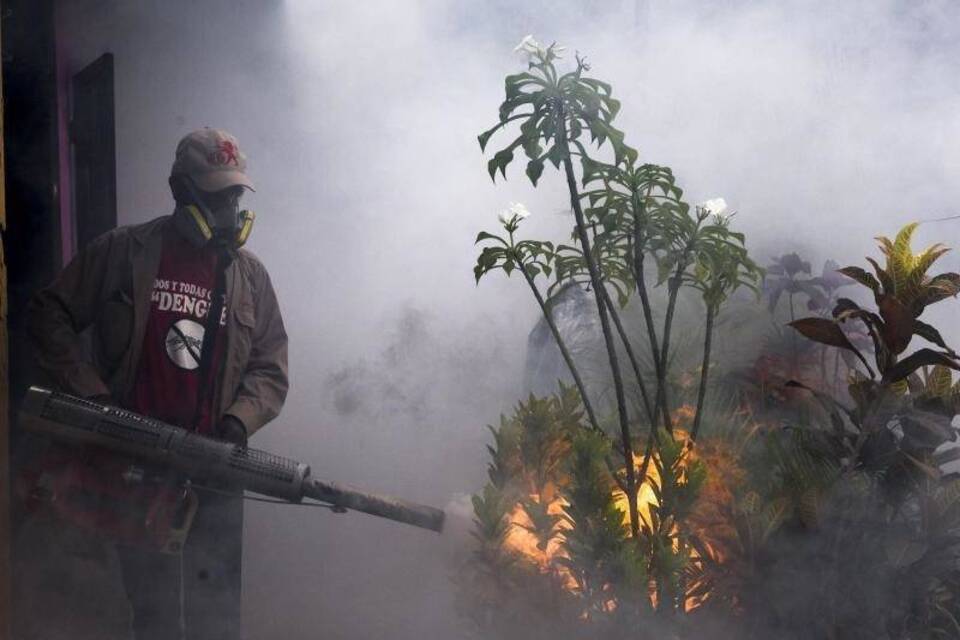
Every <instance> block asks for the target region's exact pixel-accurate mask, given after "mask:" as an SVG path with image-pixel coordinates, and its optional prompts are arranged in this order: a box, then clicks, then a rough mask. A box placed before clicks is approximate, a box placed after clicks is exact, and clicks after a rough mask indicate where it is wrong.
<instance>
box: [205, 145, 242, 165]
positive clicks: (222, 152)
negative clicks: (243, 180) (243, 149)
mask: <svg viewBox="0 0 960 640" xmlns="http://www.w3.org/2000/svg"><path fill="white" fill-rule="evenodd" d="M238 153H240V150H239V149H238V148H237V145H235V144H233V143H232V142H230V141H229V140H221V141H220V142H218V143H217V150H216V151H214V152H213V153H211V154H208V155H207V162H209V163H210V164H214V165H217V166H218V167H219V166H223V165H225V164H229V163H231V162H232V163H233V164H234V166H237V167H239V166H240V159H239V158H238V157H237V154H238Z"/></svg>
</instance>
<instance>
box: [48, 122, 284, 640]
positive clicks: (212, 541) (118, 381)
mask: <svg viewBox="0 0 960 640" xmlns="http://www.w3.org/2000/svg"><path fill="white" fill-rule="evenodd" d="M169 182H170V187H171V191H172V193H173V197H174V200H175V201H176V209H175V211H174V213H173V215H170V216H164V217H161V218H157V219H155V220H152V221H151V222H147V223H145V224H139V225H134V226H128V227H120V228H118V229H114V230H113V231H110V232H108V233H106V234H104V235H103V236H101V237H99V238H97V239H96V240H94V241H93V242H92V243H91V244H90V246H89V247H87V248H85V249H84V250H83V251H82V252H81V253H80V254H79V255H78V256H77V257H76V258H75V259H74V260H73V261H72V262H71V263H70V264H69V265H68V266H67V267H66V268H65V269H64V270H63V272H62V273H61V274H60V275H59V277H58V278H57V279H56V280H55V281H54V282H53V283H52V284H51V285H50V286H49V287H47V288H46V289H44V290H42V291H40V292H39V293H38V294H37V295H36V296H35V298H34V300H33V301H32V302H31V306H30V334H31V339H32V340H33V342H34V345H35V347H36V353H37V361H38V363H39V366H40V367H41V369H42V370H43V371H44V372H45V373H46V374H48V375H49V376H50V377H51V379H52V383H53V384H54V385H56V386H57V387H58V388H60V389H62V390H64V391H67V392H69V393H73V394H76V395H80V396H84V397H90V398H96V399H98V400H102V401H106V402H110V403H113V404H118V405H121V406H124V407H127V408H129V409H131V410H133V411H137V412H139V413H143V414H146V415H149V416H152V417H155V418H158V419H161V420H163V421H166V422H169V423H171V424H175V425H178V426H181V427H184V428H187V429H195V430H197V431H199V432H201V433H204V434H206V435H210V436H213V437H217V438H221V439H225V440H229V441H232V442H235V443H238V444H241V445H245V444H246V442H247V438H248V437H249V436H250V435H251V434H252V433H254V432H255V431H256V430H257V429H259V428H260V427H262V426H263V425H264V424H266V423H267V422H269V421H270V420H271V419H273V418H274V417H276V415H277V414H278V413H279V411H280V408H281V406H282V405H283V401H284V399H285V397H286V392H287V336H286V333H285V331H284V327H283V321H282V319H281V317H280V311H279V308H278V305H277V300H276V297H275V295H274V291H273V287H272V285H271V283H270V278H269V276H268V275H267V272H266V270H265V269H264V267H263V265H262V264H261V263H260V262H259V260H257V259H256V258H255V257H254V256H253V255H252V254H250V253H249V252H247V251H245V250H242V249H240V245H242V244H243V242H244V241H245V240H246V236H247V235H248V234H249V232H250V226H251V225H252V221H253V220H252V214H251V213H249V212H246V211H243V212H241V211H240V208H239V201H240V198H241V196H242V195H243V193H244V191H245V190H246V189H250V190H253V185H252V183H251V182H250V180H249V179H248V177H247V175H246V157H245V156H244V154H243V153H242V152H241V151H240V148H239V144H238V142H237V140H236V138H234V137H233V136H232V135H230V134H229V133H226V132H225V131H221V130H217V129H210V128H207V129H201V130H198V131H194V132H192V133H190V134H189V135H187V136H186V137H184V138H183V140H181V141H180V143H179V145H178V146H177V151H176V159H175V160H174V163H173V168H172V170H171V175H170V180H169ZM88 328H90V329H91V330H92V341H93V349H92V351H93V354H92V358H90V359H87V358H85V357H84V355H83V354H84V352H85V348H84V344H83V341H82V337H81V334H82V333H83V332H84V331H85V330H86V329H88ZM226 493H227V494H229V492H226ZM199 498H200V507H199V509H198V511H197V515H196V517H195V519H194V524H193V527H192V529H191V531H190V534H189V536H188V538H187V543H186V545H185V547H184V549H183V552H182V554H181V555H180V556H170V555H164V554H160V553H159V552H154V551H149V550H144V549H141V548H137V547H135V546H123V545H117V552H118V554H119V558H120V565H121V566H122V571H123V580H124V586H125V588H126V592H127V595H128V598H129V600H130V605H131V609H132V613H133V627H134V631H135V634H136V637H137V638H138V640H144V639H154V638H156V639H161V638H164V639H165V638H180V637H181V636H182V635H183V629H181V627H184V628H185V632H186V637H187V638H189V639H190V640H194V639H203V640H206V639H208V638H230V639H236V638H239V637H240V558H241V535H242V517H243V515H242V514H243V510H242V501H241V499H240V498H239V497H237V496H236V495H223V494H215V493H202V494H200V495H199Z"/></svg>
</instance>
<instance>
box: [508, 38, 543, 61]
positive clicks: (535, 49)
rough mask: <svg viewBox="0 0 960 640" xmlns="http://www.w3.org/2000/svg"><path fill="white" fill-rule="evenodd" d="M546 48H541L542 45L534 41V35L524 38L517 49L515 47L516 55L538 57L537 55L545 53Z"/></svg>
mask: <svg viewBox="0 0 960 640" xmlns="http://www.w3.org/2000/svg"><path fill="white" fill-rule="evenodd" d="M543 50H544V48H543V47H542V46H540V43H539V42H537V41H536V40H534V39H533V35H532V34H531V35H527V36H524V38H523V40H521V41H520V44H518V45H517V46H516V47H514V49H513V52H514V53H526V54H529V55H531V56H533V55H536V54H537V53H539V52H541V51H543Z"/></svg>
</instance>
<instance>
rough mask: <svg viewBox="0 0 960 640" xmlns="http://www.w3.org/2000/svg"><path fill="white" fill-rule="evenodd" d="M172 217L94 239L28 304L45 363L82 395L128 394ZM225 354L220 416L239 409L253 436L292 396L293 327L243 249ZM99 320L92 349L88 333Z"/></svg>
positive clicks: (231, 273) (56, 379)
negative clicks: (165, 231) (290, 336)
mask: <svg viewBox="0 0 960 640" xmlns="http://www.w3.org/2000/svg"><path fill="white" fill-rule="evenodd" d="M168 224H171V218H170V216H164V217H161V218H157V219H155V220H152V221H150V222H147V223H145V224H139V225H133V226H127V227H120V228H117V229H114V230H112V231H109V232H108V233H106V234H104V235H102V236H100V237H99V238H97V239H96V240H94V241H93V242H91V243H90V245H89V246H88V247H87V248H86V249H84V250H83V251H82V252H81V253H80V254H79V255H78V256H76V257H75V258H74V259H73V260H72V261H71V262H70V264H69V265H67V267H66V268H65V269H64V270H63V271H62V272H61V273H60V275H59V276H58V277H57V279H56V280H54V282H53V283H52V284H51V285H50V286H48V287H47V288H45V289H43V290H41V291H40V292H38V293H37V294H36V295H35V296H34V298H33V300H31V302H30V306H29V308H28V312H27V315H28V326H29V333H30V338H31V340H32V342H33V344H34V347H35V351H36V357H37V361H38V363H39V365H40V368H41V369H42V370H43V371H44V372H45V373H46V374H48V375H49V376H50V377H51V378H52V380H51V382H52V383H53V384H55V385H56V386H57V387H59V388H60V389H62V390H64V391H67V392H69V393H73V394H75V395H80V396H94V395H99V394H106V393H109V394H110V396H111V397H113V398H114V399H118V400H122V399H125V398H127V397H128V394H129V392H130V390H131V388H132V386H133V383H134V377H135V375H136V371H137V363H138V361H139V358H140V348H141V345H142V343H143V336H144V333H145V331H146V327H147V316H148V314H149V311H150V293H151V291H152V290H153V282H154V280H155V278H156V275H157V271H158V269H159V266H160V251H161V238H162V232H163V229H164V226H165V225H168ZM226 287H227V326H226V349H225V357H224V358H223V362H222V363H221V369H220V371H219V372H218V376H217V378H216V379H217V380H218V382H219V385H217V388H216V389H214V399H213V400H214V403H215V404H214V406H215V407H217V408H218V412H217V416H216V418H217V419H218V420H219V419H220V418H221V417H222V416H223V415H225V414H230V415H233V416H236V417H237V418H239V419H240V420H241V422H243V424H244V426H246V428H247V432H248V433H249V434H252V433H254V432H255V431H256V430H257V429H259V428H260V427H262V426H263V425H265V424H266V423H267V422H269V421H270V420H272V419H273V418H275V417H276V416H277V414H278V413H279V412H280V408H281V407H282V406H283V401H284V399H285V398H286V395H287V386H288V382H287V334H286V331H285V330H284V328H283V319H282V318H281V317H280V308H279V307H278V305H277V298H276V296H275V294H274V292H273V286H272V285H271V284H270V277H269V276H268V275H267V271H266V269H265V268H264V267H263V264H261V263H260V261H259V260H258V259H257V258H256V257H254V255H253V254H251V253H250V252H248V251H245V250H242V249H241V250H240V251H239V252H238V253H237V257H236V258H235V259H234V260H233V262H232V263H231V265H230V267H229V268H228V269H227V272H226ZM88 327H92V346H93V349H92V351H93V353H92V357H89V356H87V355H85V352H86V351H88V349H86V348H85V342H84V339H83V338H82V336H81V334H82V333H83V332H84V330H85V329H87V328H88Z"/></svg>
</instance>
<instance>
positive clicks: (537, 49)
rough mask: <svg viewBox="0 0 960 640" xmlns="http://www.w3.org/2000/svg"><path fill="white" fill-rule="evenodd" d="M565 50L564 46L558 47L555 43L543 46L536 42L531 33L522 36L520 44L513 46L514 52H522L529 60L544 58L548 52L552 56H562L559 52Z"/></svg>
mask: <svg viewBox="0 0 960 640" xmlns="http://www.w3.org/2000/svg"><path fill="white" fill-rule="evenodd" d="M566 50H567V48H566V47H559V46H557V45H556V44H552V45H550V46H549V47H544V46H543V45H542V44H540V43H539V42H537V41H536V40H535V39H534V37H533V36H532V35H527V36H524V38H523V40H521V41H520V44H518V45H517V46H516V47H514V48H513V52H514V53H522V54H524V55H526V56H527V58H529V59H531V60H532V59H533V58H534V57H537V58H540V59H541V60H545V59H546V58H547V53H548V52H550V53H552V54H553V57H554V58H561V57H563V56H561V55H560V54H561V53H563V52H564V51H566Z"/></svg>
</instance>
